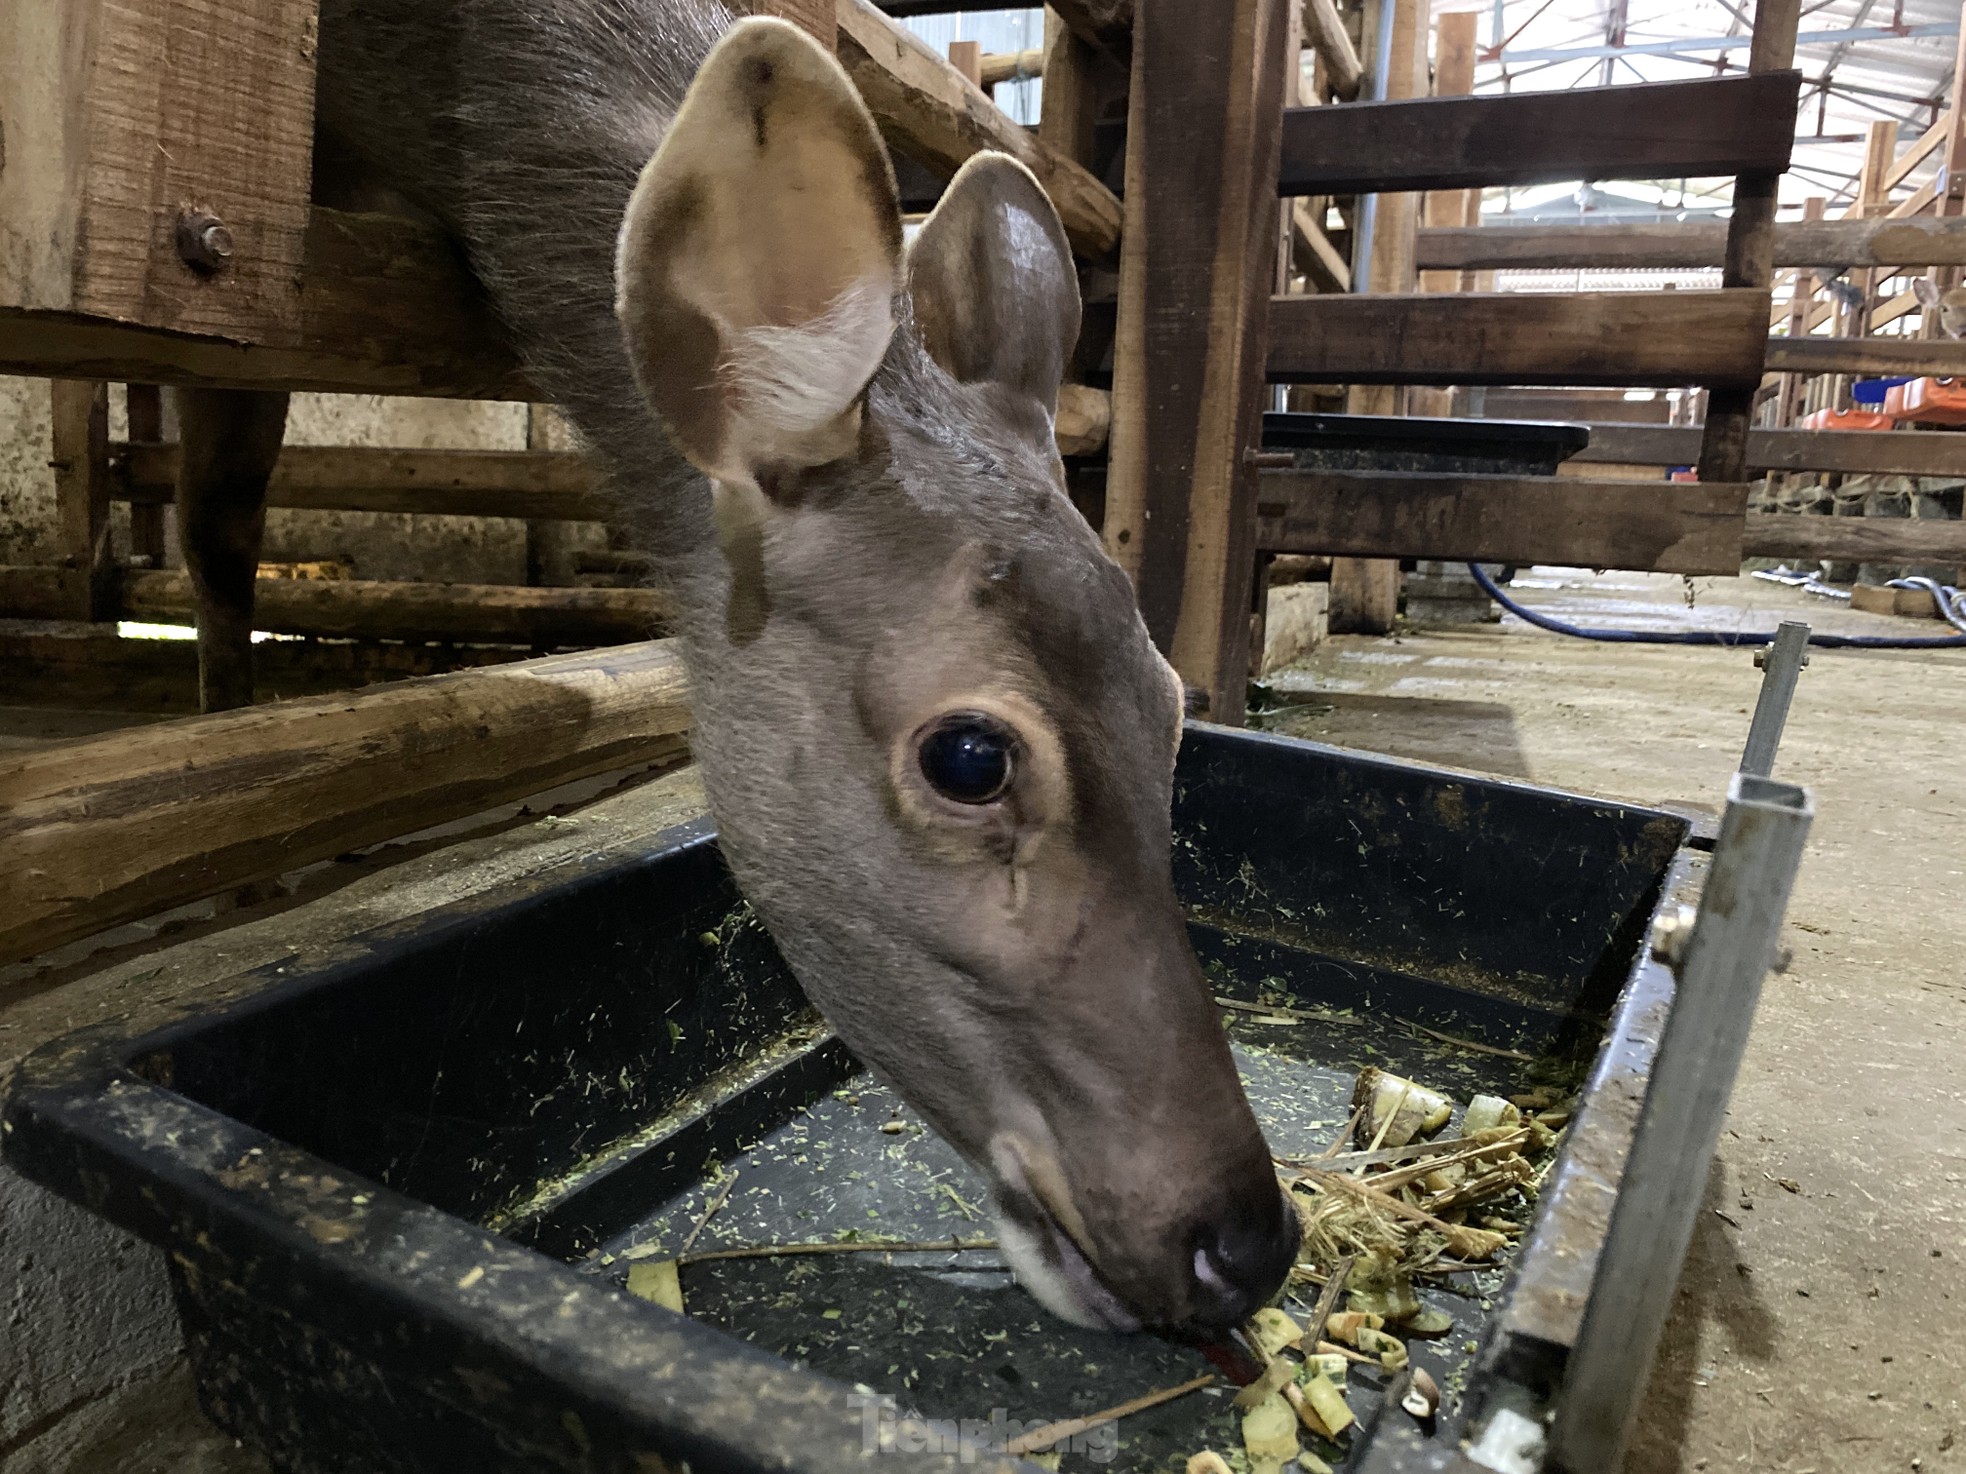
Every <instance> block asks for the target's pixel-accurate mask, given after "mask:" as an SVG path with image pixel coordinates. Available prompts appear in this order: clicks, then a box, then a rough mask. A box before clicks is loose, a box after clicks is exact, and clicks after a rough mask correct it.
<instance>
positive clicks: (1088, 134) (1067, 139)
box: [1038, 7, 1119, 169]
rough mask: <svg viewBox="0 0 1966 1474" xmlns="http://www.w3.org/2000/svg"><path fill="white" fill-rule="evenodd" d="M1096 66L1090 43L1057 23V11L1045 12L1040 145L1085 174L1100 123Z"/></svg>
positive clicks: (1098, 60)
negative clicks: (1081, 169) (1062, 157)
mask: <svg viewBox="0 0 1966 1474" xmlns="http://www.w3.org/2000/svg"><path fill="white" fill-rule="evenodd" d="M1100 60H1101V58H1100V55H1099V52H1098V50H1097V48H1096V47H1094V46H1093V45H1092V43H1091V42H1090V41H1087V40H1086V39H1085V38H1084V37H1082V36H1080V35H1078V34H1077V33H1075V32H1074V31H1073V30H1072V28H1071V27H1070V26H1068V25H1066V24H1065V22H1064V21H1062V20H1060V19H1059V18H1058V12H1057V11H1055V10H1052V9H1050V8H1049V7H1047V8H1046V10H1045V13H1044V87H1043V88H1042V89H1041V91H1040V93H1039V97H1038V142H1040V143H1042V144H1044V145H1046V146H1047V147H1048V148H1051V149H1053V150H1055V151H1056V152H1058V153H1059V154H1062V155H1063V156H1064V157H1065V158H1068V159H1070V160H1071V161H1072V162H1073V163H1075V164H1078V165H1081V166H1083V167H1085V168H1088V169H1089V168H1091V167H1092V151H1093V130H1094V128H1095V127H1096V126H1097V124H1098V122H1099V111H1100V102H1101V88H1100V85H1099V64H1100ZM1108 65H1109V66H1110V65H1111V64H1110V63H1108ZM1112 70H1113V71H1114V72H1117V71H1118V70H1119V69H1118V68H1117V67H1112Z"/></svg>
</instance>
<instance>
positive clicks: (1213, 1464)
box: [1188, 1448, 1234, 1474]
mask: <svg viewBox="0 0 1966 1474" xmlns="http://www.w3.org/2000/svg"><path fill="white" fill-rule="evenodd" d="M1188 1474H1234V1471H1233V1470H1231V1469H1230V1468H1229V1465H1228V1462H1227V1461H1226V1460H1225V1459H1224V1458H1223V1457H1222V1456H1221V1455H1220V1454H1218V1453H1217V1452H1215V1450H1214V1449H1212V1448H1205V1449H1203V1450H1202V1451H1201V1452H1200V1453H1198V1454H1191V1455H1189V1457H1188Z"/></svg>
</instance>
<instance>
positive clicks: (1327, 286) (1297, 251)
mask: <svg viewBox="0 0 1966 1474" xmlns="http://www.w3.org/2000/svg"><path fill="white" fill-rule="evenodd" d="M1290 253H1291V264H1292V265H1293V266H1295V267H1296V269H1297V270H1298V271H1300V272H1302V273H1303V274H1304V275H1305V276H1308V277H1309V278H1310V279H1311V280H1312V282H1314V283H1315V284H1316V285H1317V289H1318V290H1319V291H1320V292H1349V291H1350V290H1351V289H1352V265H1351V263H1350V262H1349V261H1347V260H1346V259H1345V258H1344V257H1343V256H1341V255H1339V254H1338V248H1337V247H1336V246H1334V245H1332V244H1331V237H1330V236H1328V235H1326V234H1325V233H1324V227H1323V226H1322V225H1320V224H1319V223H1318V222H1317V221H1316V220H1315V219H1313V218H1312V216H1311V209H1310V205H1309V202H1307V201H1306V200H1305V199H1304V198H1303V197H1302V196H1301V195H1300V196H1299V197H1297V198H1296V199H1293V200H1292V201H1291V202H1290Z"/></svg>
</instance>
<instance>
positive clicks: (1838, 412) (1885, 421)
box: [1802, 389, 1898, 430]
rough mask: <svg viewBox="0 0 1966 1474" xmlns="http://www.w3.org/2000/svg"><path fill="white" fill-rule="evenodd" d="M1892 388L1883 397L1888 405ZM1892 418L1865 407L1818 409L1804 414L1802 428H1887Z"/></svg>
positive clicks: (1892, 391) (1894, 390) (1892, 392)
mask: <svg viewBox="0 0 1966 1474" xmlns="http://www.w3.org/2000/svg"><path fill="white" fill-rule="evenodd" d="M1897 392H1898V391H1897V390H1896V389H1893V390H1891V391H1890V393H1889V394H1886V395H1885V397H1884V403H1885V405H1886V406H1887V407H1888V406H1889V405H1890V403H1891V394H1896V393H1897ZM1891 425H1892V420H1891V416H1890V415H1889V414H1878V413H1877V412H1875V411H1874V410H1867V409H1819V410H1817V411H1816V412H1815V413H1814V414H1813V415H1805V416H1803V419H1802V428H1803V429H1805V430H1888V429H1890V428H1891Z"/></svg>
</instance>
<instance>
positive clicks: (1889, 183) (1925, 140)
mask: <svg viewBox="0 0 1966 1474" xmlns="http://www.w3.org/2000/svg"><path fill="white" fill-rule="evenodd" d="M1951 132H1952V112H1951V109H1947V110H1946V112H1944V113H1942V114H1941V115H1940V117H1939V121H1938V122H1936V123H1934V124H1933V125H1932V126H1931V127H1930V128H1927V129H1926V130H1925V132H1924V133H1923V134H1922V135H1920V137H1919V140H1918V142H1916V143H1914V144H1913V145H1912V146H1911V147H1910V148H1908V149H1906V150H1905V151H1904V152H1903V153H1901V154H1899V155H1898V157H1897V160H1896V162H1895V163H1893V164H1892V165H1891V167H1890V168H1888V169H1886V170H1885V171H1884V187H1885V188H1886V189H1892V188H1894V187H1896V186H1897V185H1899V184H1901V183H1903V182H1904V177H1905V176H1906V175H1907V174H1909V173H1911V171H1912V170H1913V169H1916V168H1917V167H1918V166H1919V165H1920V164H1921V163H1923V162H1924V161H1925V156H1926V155H1927V154H1929V153H1931V152H1932V150H1933V149H1935V148H1937V147H1939V145H1940V144H1942V143H1944V142H1945V141H1946V138H1947V136H1948V135H1949V134H1950V133H1951Z"/></svg>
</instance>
